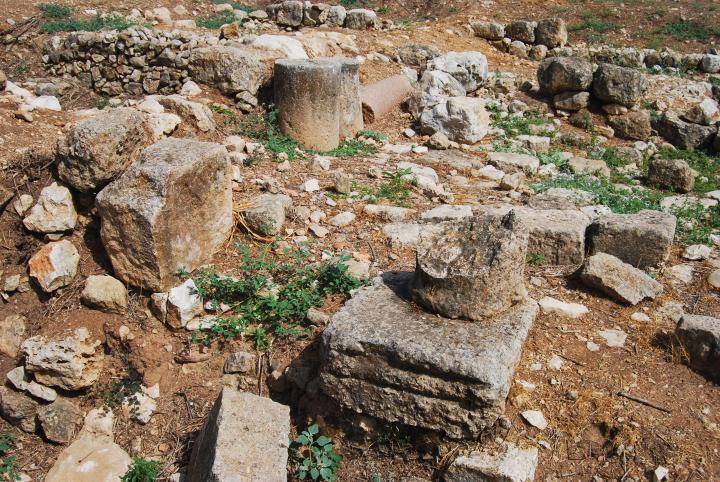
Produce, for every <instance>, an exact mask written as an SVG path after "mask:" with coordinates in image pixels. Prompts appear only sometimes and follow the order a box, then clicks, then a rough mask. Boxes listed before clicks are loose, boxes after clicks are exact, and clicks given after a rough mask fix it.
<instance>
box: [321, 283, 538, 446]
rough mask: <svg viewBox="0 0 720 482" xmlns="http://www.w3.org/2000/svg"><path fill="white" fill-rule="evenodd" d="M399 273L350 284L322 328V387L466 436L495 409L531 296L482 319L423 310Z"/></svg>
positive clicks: (370, 410)
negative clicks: (353, 289)
mask: <svg viewBox="0 0 720 482" xmlns="http://www.w3.org/2000/svg"><path fill="white" fill-rule="evenodd" d="M411 277H412V275H411V274H409V273H385V274H384V275H383V277H382V278H376V279H375V280H374V281H373V283H372V285H371V286H369V287H366V288H362V289H361V290H359V291H358V292H357V293H356V294H355V295H354V296H353V298H352V299H351V300H349V301H348V302H347V303H346V304H345V306H344V307H343V308H341V309H340V311H338V312H337V313H336V314H335V315H334V316H333V317H332V319H331V320H330V323H329V325H328V327H327V328H326V329H325V331H324V333H323V353H324V361H323V365H322V370H321V375H320V386H321V389H322V390H323V392H325V393H326V394H327V395H328V396H330V397H332V398H333V399H335V400H336V401H337V402H338V403H339V404H340V405H341V406H343V407H345V408H347V409H349V410H351V411H354V412H358V413H365V414H367V415H370V416H372V417H375V418H379V419H381V420H383V421H385V422H387V423H401V424H404V425H408V426H411V427H420V428H424V429H430V430H434V431H438V432H441V433H444V434H445V435H447V436H448V437H450V438H454V439H458V438H466V437H467V438H474V437H476V436H478V435H479V433H480V432H481V431H482V430H483V428H485V427H488V426H491V425H492V424H493V423H494V422H495V421H496V420H497V418H498V417H499V416H500V415H501V414H502V413H503V412H504V408H505V399H506V397H507V394H508V391H509V389H510V385H511V383H512V377H513V373H514V370H515V366H516V364H517V362H518V360H519V357H520V353H521V350H522V345H523V343H524V341H525V338H526V337H527V333H528V330H529V329H530V327H531V325H532V323H533V320H534V319H535V316H536V315H537V311H538V308H537V304H536V303H534V302H532V301H526V302H523V303H519V304H517V305H515V306H514V307H512V308H511V309H510V310H508V311H507V312H505V313H503V314H502V315H500V316H499V317H498V318H496V319H494V320H493V321H492V322H491V323H482V322H481V323H468V322H466V321H459V320H450V319H444V318H440V317H437V316H435V315H433V314H428V313H424V312H422V311H420V310H418V309H417V307H416V306H415V305H413V304H412V303H410V302H408V301H407V299H408V296H409V294H408V291H407V287H408V283H409V282H410V280H411Z"/></svg>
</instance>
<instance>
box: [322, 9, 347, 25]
mask: <svg viewBox="0 0 720 482" xmlns="http://www.w3.org/2000/svg"><path fill="white" fill-rule="evenodd" d="M346 17H347V10H345V7H343V6H342V5H333V6H331V7H330V8H329V9H328V16H327V20H326V22H325V23H326V24H327V25H328V26H329V27H342V26H343V25H345V18H346Z"/></svg>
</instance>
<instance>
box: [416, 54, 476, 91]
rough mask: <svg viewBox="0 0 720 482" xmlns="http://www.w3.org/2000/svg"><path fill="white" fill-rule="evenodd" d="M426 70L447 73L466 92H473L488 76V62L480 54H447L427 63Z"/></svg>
mask: <svg viewBox="0 0 720 482" xmlns="http://www.w3.org/2000/svg"><path fill="white" fill-rule="evenodd" d="M428 70H440V71H442V72H445V73H448V74H450V75H452V76H453V77H455V79H457V81H458V82H460V84H461V85H462V86H463V87H464V88H465V90H466V91H467V92H474V91H476V90H477V89H478V88H479V87H480V85H481V84H482V83H483V81H484V80H485V78H487V76H488V62H487V58H486V57H485V55H483V54H482V53H480V52H448V53H446V54H445V55H441V56H439V57H436V58H434V59H432V60H431V61H430V62H428Z"/></svg>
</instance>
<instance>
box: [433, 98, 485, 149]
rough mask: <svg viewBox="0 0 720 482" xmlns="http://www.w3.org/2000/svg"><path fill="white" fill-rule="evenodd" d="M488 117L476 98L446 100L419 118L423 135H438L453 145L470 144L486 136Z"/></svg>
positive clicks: (483, 105) (482, 101)
mask: <svg viewBox="0 0 720 482" xmlns="http://www.w3.org/2000/svg"><path fill="white" fill-rule="evenodd" d="M489 126H490V114H489V113H488V112H487V110H485V101H484V100H483V99H479V98H477V97H450V98H448V99H445V100H444V101H442V102H440V103H438V104H437V105H435V106H434V107H432V108H426V109H425V110H424V111H423V113H422V114H421V115H420V127H421V129H422V132H423V133H424V134H428V135H433V134H436V133H438V132H440V133H442V134H444V135H445V136H446V137H447V138H448V139H450V140H452V141H455V142H464V143H467V144H474V143H476V142H478V141H479V140H481V139H482V138H483V137H485V135H486V134H487V132H488V129H489Z"/></svg>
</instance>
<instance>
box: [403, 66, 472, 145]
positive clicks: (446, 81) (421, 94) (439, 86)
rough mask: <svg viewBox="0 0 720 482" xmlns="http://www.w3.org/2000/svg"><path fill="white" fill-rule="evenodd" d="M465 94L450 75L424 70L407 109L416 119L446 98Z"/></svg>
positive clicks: (459, 84) (463, 89)
mask: <svg viewBox="0 0 720 482" xmlns="http://www.w3.org/2000/svg"><path fill="white" fill-rule="evenodd" d="M465 94H466V92H465V87H463V86H462V84H461V83H460V82H458V80H457V79H456V78H455V77H453V76H452V75H450V74H448V73H447V72H442V71H440V70H426V71H425V72H424V73H423V75H422V77H421V78H420V82H419V83H418V87H417V89H416V90H415V92H414V93H413V94H412V96H411V97H410V99H409V100H408V108H409V110H410V112H411V113H412V115H413V116H414V117H415V118H416V119H417V118H419V117H420V115H421V114H422V113H423V111H424V110H425V109H432V108H433V107H434V106H436V105H438V104H440V103H443V102H445V101H446V98H448V97H464V96H465ZM446 137H447V136H446Z"/></svg>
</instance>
